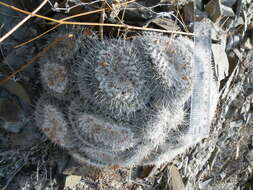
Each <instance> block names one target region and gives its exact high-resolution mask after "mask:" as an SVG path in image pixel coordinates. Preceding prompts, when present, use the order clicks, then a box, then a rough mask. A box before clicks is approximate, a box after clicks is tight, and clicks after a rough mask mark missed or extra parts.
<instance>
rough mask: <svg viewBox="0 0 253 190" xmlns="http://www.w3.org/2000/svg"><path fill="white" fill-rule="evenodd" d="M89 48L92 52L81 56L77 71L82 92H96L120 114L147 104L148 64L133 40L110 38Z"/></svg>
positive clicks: (100, 100)
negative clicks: (131, 41)
mask: <svg viewBox="0 0 253 190" xmlns="http://www.w3.org/2000/svg"><path fill="white" fill-rule="evenodd" d="M86 48H87V49H89V50H90V54H88V55H87V56H84V57H82V58H81V60H80V61H81V62H80V63H79V71H78V73H77V76H78V85H79V88H80V92H81V93H82V95H84V96H87V94H90V96H95V101H96V103H97V104H99V105H100V106H101V107H103V108H104V109H109V110H111V111H112V112H113V114H115V115H120V116H123V115H127V116H128V115H130V114H132V113H134V112H135V111H136V110H138V109H142V108H143V107H145V105H146V103H147V102H148V100H149V98H150V91H151V90H150V88H149V87H148V85H149V83H150V80H149V78H148V76H147V75H148V74H149V73H148V72H149V71H148V69H147V68H146V67H148V65H147V63H145V62H144V61H143V59H142V56H141V54H140V52H139V50H138V49H137V48H136V47H135V46H134V44H133V43H130V42H128V41H124V40H107V41H104V42H99V41H96V42H95V43H94V44H88V45H86ZM91 88H92V89H91ZM88 89H90V90H88ZM87 91H90V92H87Z"/></svg>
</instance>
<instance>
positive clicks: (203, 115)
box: [187, 22, 214, 143]
mask: <svg viewBox="0 0 253 190" xmlns="http://www.w3.org/2000/svg"><path fill="white" fill-rule="evenodd" d="M194 34H195V38H194V61H193V64H192V69H193V81H192V82H193V89H192V96H191V113H190V127H189V130H188V134H187V138H188V139H187V140H190V142H192V143H195V142H197V141H200V140H201V139H203V138H205V137H208V135H209V130H210V125H211V121H212V114H211V113H212V110H211V109H212V106H211V103H212V100H211V98H212V97H211V96H212V95H211V93H212V92H211V90H212V84H214V83H213V81H212V80H213V70H212V69H213V68H212V63H211V55H212V52H211V31H210V26H209V25H208V24H205V23H203V22H195V23H194Z"/></svg>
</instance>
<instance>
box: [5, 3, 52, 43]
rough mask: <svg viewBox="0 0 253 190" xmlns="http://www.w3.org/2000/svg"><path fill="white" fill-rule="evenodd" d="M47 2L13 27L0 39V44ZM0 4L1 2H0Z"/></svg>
mask: <svg viewBox="0 0 253 190" xmlns="http://www.w3.org/2000/svg"><path fill="white" fill-rule="evenodd" d="M47 1H48V0H44V1H43V2H42V3H41V4H40V5H39V6H38V7H37V8H36V9H35V10H34V11H33V12H32V13H31V14H28V15H27V17H25V18H24V19H23V20H21V21H20V22H19V23H18V24H17V25H16V26H14V27H13V28H12V29H11V30H10V31H9V32H7V33H6V34H5V35H4V36H2V37H1V38H0V43H1V42H2V41H4V40H5V39H6V38H8V37H9V36H10V35H11V34H12V33H13V32H15V31H16V30H17V29H18V28H19V27H20V26H22V25H23V24H24V23H25V22H26V21H28V20H29V19H30V18H31V17H32V16H33V14H35V13H37V12H38V11H39V10H40V9H41V8H42V7H43V6H44V5H45V4H46V3H47ZM0 3H1V4H2V3H3V2H0Z"/></svg>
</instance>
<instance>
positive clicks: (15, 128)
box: [0, 88, 28, 133]
mask: <svg viewBox="0 0 253 190" xmlns="http://www.w3.org/2000/svg"><path fill="white" fill-rule="evenodd" d="M0 119H1V120H2V127H3V128H4V129H6V130H7V131H9V132H13V133H18V132H20V130H21V129H22V128H23V127H24V126H25V125H26V124H27V122H28V120H27V118H26V113H25V112H24V110H23V108H22V105H21V104H20V102H19V100H18V98H17V97H15V96H14V95H11V94H10V93H9V92H8V91H6V90H5V89H4V88H0Z"/></svg>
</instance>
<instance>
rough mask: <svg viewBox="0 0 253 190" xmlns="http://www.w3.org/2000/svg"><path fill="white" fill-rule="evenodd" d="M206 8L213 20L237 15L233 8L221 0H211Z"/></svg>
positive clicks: (217, 20) (216, 20)
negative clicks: (223, 3)
mask: <svg viewBox="0 0 253 190" xmlns="http://www.w3.org/2000/svg"><path fill="white" fill-rule="evenodd" d="M205 10H206V11H207V12H208V14H209V16H210V18H211V19H212V21H213V22H216V23H217V22H219V21H220V20H221V18H223V17H233V16H235V14H234V11H233V9H232V8H230V7H227V6H224V5H222V4H221V0H211V1H209V3H208V4H207V5H206V7H205Z"/></svg>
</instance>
